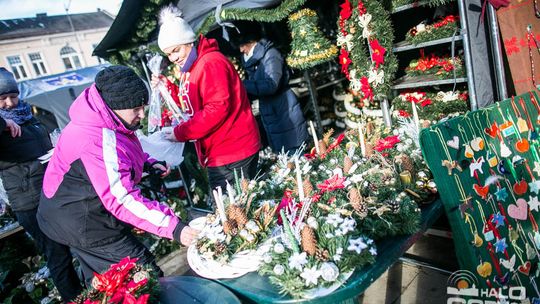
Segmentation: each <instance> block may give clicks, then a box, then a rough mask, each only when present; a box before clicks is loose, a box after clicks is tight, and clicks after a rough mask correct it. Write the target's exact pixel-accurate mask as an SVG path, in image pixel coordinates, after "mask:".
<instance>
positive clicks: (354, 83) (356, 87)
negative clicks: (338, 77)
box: [349, 76, 362, 92]
mask: <svg viewBox="0 0 540 304" xmlns="http://www.w3.org/2000/svg"><path fill="white" fill-rule="evenodd" d="M349 88H350V89H351V90H352V91H355V92H358V91H360V89H361V88H362V83H361V82H360V79H356V78H353V77H352V76H351V80H350V83H349Z"/></svg>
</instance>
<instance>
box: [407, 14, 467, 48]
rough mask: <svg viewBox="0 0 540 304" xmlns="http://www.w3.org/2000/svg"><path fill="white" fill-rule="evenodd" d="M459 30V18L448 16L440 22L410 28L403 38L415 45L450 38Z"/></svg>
mask: <svg viewBox="0 0 540 304" xmlns="http://www.w3.org/2000/svg"><path fill="white" fill-rule="evenodd" d="M458 30H459V16H455V15H448V16H446V17H444V18H441V20H439V21H437V22H435V23H433V24H428V25H426V24H425V23H424V22H422V23H420V24H418V25H417V26H415V27H413V28H411V29H410V30H409V31H408V32H407V35H406V37H405V40H406V41H407V42H409V43H410V44H413V45H417V44H420V43H423V42H428V41H433V40H437V39H443V38H448V37H452V35H455V34H457V32H458Z"/></svg>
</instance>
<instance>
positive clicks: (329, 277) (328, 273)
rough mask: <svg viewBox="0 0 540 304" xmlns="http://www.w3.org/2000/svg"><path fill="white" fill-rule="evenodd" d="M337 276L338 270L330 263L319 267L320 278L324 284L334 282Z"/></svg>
mask: <svg viewBox="0 0 540 304" xmlns="http://www.w3.org/2000/svg"><path fill="white" fill-rule="evenodd" d="M338 276H339V268H338V267H337V266H336V264H334V263H332V262H326V263H323V264H322V265H321V277H322V278H323V280H325V281H326V282H334V281H335V280H336V279H337V277H338Z"/></svg>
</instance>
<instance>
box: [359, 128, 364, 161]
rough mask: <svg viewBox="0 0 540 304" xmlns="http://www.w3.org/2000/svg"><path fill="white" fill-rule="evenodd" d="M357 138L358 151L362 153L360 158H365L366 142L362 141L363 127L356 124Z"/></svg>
mask: <svg viewBox="0 0 540 304" xmlns="http://www.w3.org/2000/svg"><path fill="white" fill-rule="evenodd" d="M358 137H360V151H362V157H366V142H365V141H364V126H363V125H362V124H358Z"/></svg>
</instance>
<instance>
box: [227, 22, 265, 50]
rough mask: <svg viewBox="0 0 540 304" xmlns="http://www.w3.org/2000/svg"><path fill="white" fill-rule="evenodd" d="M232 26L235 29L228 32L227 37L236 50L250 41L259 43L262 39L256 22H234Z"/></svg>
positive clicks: (260, 28)
mask: <svg viewBox="0 0 540 304" xmlns="http://www.w3.org/2000/svg"><path fill="white" fill-rule="evenodd" d="M234 26H236V28H231V29H230V30H229V36H230V41H231V43H232V45H233V46H234V47H236V48H239V47H240V46H241V45H242V44H246V43H248V42H251V41H259V40H261V38H262V27H261V24H260V23H258V22H256V21H244V20H240V21H235V22H234ZM237 29H238V30H237Z"/></svg>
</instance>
